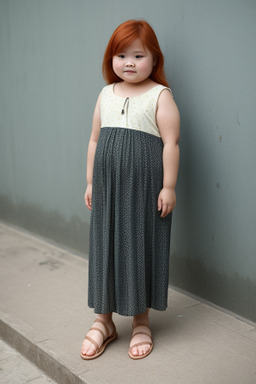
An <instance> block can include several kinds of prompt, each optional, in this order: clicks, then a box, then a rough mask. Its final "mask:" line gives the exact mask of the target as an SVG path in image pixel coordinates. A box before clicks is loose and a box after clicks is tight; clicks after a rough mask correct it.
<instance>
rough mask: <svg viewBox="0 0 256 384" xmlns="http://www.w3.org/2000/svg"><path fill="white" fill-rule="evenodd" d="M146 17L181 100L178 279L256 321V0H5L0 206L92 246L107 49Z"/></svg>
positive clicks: (174, 253) (37, 227)
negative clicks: (93, 181)
mask: <svg viewBox="0 0 256 384" xmlns="http://www.w3.org/2000/svg"><path fill="white" fill-rule="evenodd" d="M141 17H142V18H145V19H146V20H147V21H149V22H150V23H151V25H152V26H153V27H154V29H155V31H156V33H157V35H158V38H159V42H160V45H161V47H162V50H163V52H164V54H165V58H166V73H167V78H168V80H169V82H170V84H171V88H172V90H173V93H174V96H175V99H176V102H177V104H178V107H179V109H180V113H181V135H182V136H181V165H180V175H179V181H178V185H177V193H178V204H177V207H176V209H175V213H174V218H173V230H172V244H171V263H170V278H171V279H170V280H171V283H172V284H174V285H176V286H178V287H181V288H183V289H186V290H188V291H190V292H192V293H195V294H197V295H199V296H202V297H204V298H206V299H208V300H210V301H212V302H214V303H216V304H219V305H221V306H223V307H225V308H227V309H230V310H232V311H234V312H236V313H239V314H240V315H243V316H245V317H247V318H249V319H251V320H254V321H256V307H255V303H256V301H255V292H256V255H255V253H256V236H255V216H256V205H255V201H254V200H255V190H256V188H255V187H256V178H255V167H256V157H255V142H256V130H255V125H256V124H255V123H256V118H255V100H256V84H255V83H256V66H255V62H256V42H255V41H256V40H255V36H256V3H255V1H254V0H246V1H242V0H240V1H238V0H225V1H223V0H216V1H210V0H206V1H203V0H158V1H146V0H130V1H129V2H128V3H127V1H124V0H119V1H115V0H109V1H104V2H100V1H89V0H84V1H83V0H72V1H71V0H44V1H40V0H33V1H32V0H11V1H8V0H0V135H1V136H0V164H1V169H0V172H1V173H0V217H1V218H2V219H3V220H6V221H8V222H11V223H14V224H16V225H19V226H22V227H25V228H27V229H29V230H31V231H34V232H36V233H39V234H41V235H44V236H47V237H49V238H51V239H54V240H55V241H58V242H60V243H62V244H64V245H67V246H69V247H71V248H74V249H77V250H79V251H81V252H82V253H84V254H86V252H87V249H88V229H89V221H90V214H89V211H87V210H86V208H85V206H84V202H83V194H84V189H85V186H86V178H85V175H86V151H87V145H88V140H89V135H90V129H91V119H92V113H93V109H94V105H95V102H96V99H97V95H98V93H99V92H100V90H101V88H102V87H103V86H104V81H103V79H102V76H101V60H102V55H103V53H104V50H105V47H106V44H107V42H108V39H109V37H110V35H111V33H112V32H113V30H114V28H115V27H116V26H117V25H119V24H120V23H121V22H123V21H124V20H126V19H129V18H141Z"/></svg>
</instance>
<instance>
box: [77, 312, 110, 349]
mask: <svg viewBox="0 0 256 384" xmlns="http://www.w3.org/2000/svg"><path fill="white" fill-rule="evenodd" d="M97 319H99V320H102V321H104V322H105V324H106V326H107V328H108V331H109V335H112V334H113V332H114V330H115V325H114V323H113V320H112V312H110V313H106V314H103V315H102V314H98V315H97V317H96V320H97ZM93 327H97V328H99V329H100V330H101V331H102V332H103V334H104V335H105V336H106V330H105V327H104V325H103V324H102V323H100V322H97V321H96V322H94V323H93ZM87 336H89V337H90V338H92V339H93V340H94V341H96V343H97V344H98V345H99V347H101V345H102V344H103V342H104V339H103V336H102V334H101V332H99V331H97V330H90V331H89V332H88V333H87ZM96 349H97V348H96V346H95V345H94V344H93V343H91V342H90V341H89V340H87V339H85V340H84V342H83V345H82V354H83V355H85V356H92V355H94V354H95V352H96Z"/></svg>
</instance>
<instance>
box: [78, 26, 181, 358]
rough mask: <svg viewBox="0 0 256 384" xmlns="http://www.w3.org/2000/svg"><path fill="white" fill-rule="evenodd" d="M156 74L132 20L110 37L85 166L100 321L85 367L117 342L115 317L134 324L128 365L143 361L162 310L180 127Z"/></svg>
mask: <svg viewBox="0 0 256 384" xmlns="http://www.w3.org/2000/svg"><path fill="white" fill-rule="evenodd" d="M163 65H164V59H163V55H162V52H161V50H160V47H159V44H158V41H157V38H156V35H155V33H154V31H153V30H152V28H151V27H150V25H149V24H148V23H146V22H145V21H141V20H138V21H137V20H129V21H126V22H124V23H123V24H121V25H120V26H119V27H118V28H117V29H116V30H115V31H114V33H113V35H112V37H111V39H110V41H109V44H108V46H107V49H106V52H105V55H104V60H103V75H104V78H105V80H106V82H107V83H108V84H109V85H107V86H105V87H104V88H103V90H102V92H101V93H100V95H99V98H98V101H97V103H96V107H95V111H94V116H93V126H92V133H91V138H90V142H89V148H88V157H87V188H86V192H85V203H86V206H87V207H88V208H89V209H90V210H91V224H90V249H89V292H88V304H89V307H91V308H94V311H95V313H97V314H98V315H97V318H96V320H95V322H94V325H93V327H92V328H91V329H90V330H89V332H88V334H87V336H86V337H85V340H84V342H83V345H82V351H81V357H82V358H83V359H86V360H89V359H94V358H96V357H98V356H100V355H101V354H102V353H103V352H104V350H105V347H106V346H107V345H108V344H109V343H110V342H111V341H113V340H115V339H116V338H117V332H116V328H115V325H114V323H113V320H112V313H113V312H116V313H118V314H120V315H124V316H133V324H132V338H131V343H130V348H129V352H128V353H129V356H130V357H131V358H132V359H141V358H143V357H145V356H147V355H148V354H149V353H150V352H151V350H152V348H153V342H152V338H151V331H150V328H149V320H148V315H149V308H154V309H157V310H160V311H162V310H165V309H166V308H167V291H168V274H169V245H170V229H171V219H172V214H171V212H172V210H173V209H174V207H175V204H176V195H175V185H176V181H177V175H178V167H179V145H178V143H179V123H180V119H179V112H178V109H177V106H176V104H175V102H174V100H173V97H172V93H171V90H170V88H168V83H167V81H166V79H165V75H164V69H163Z"/></svg>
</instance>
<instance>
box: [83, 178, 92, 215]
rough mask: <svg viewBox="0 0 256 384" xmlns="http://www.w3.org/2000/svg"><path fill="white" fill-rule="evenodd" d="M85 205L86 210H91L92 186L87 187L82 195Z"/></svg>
mask: <svg viewBox="0 0 256 384" xmlns="http://www.w3.org/2000/svg"><path fill="white" fill-rule="evenodd" d="M84 201H85V205H86V207H87V208H88V209H90V211H91V209H92V184H89V185H87V188H86V191H85V194H84Z"/></svg>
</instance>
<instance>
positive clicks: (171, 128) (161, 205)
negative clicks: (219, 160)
mask: <svg viewBox="0 0 256 384" xmlns="http://www.w3.org/2000/svg"><path fill="white" fill-rule="evenodd" d="M156 122H157V126H158V128H159V131H160V135H161V138H162V141H163V145H164V147H163V171H164V174H163V188H162V190H161V191H160V193H159V196H158V202H157V205H158V210H159V211H162V212H161V217H162V218H163V217H165V216H167V215H168V214H169V213H170V212H171V211H172V210H173V209H174V207H175V205H176V193H175V186H176V183H177V178H178V171H179V159H180V150H179V139H180V114H179V110H178V108H177V105H176V103H175V101H174V99H173V97H172V95H171V93H170V91H168V90H166V89H165V90H163V91H162V92H161V94H160V96H159V99H158V107H157V112H156Z"/></svg>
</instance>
